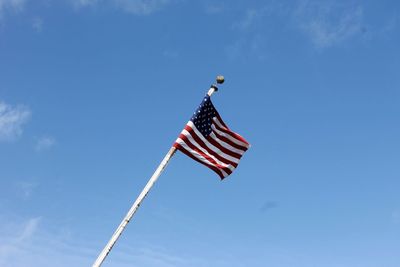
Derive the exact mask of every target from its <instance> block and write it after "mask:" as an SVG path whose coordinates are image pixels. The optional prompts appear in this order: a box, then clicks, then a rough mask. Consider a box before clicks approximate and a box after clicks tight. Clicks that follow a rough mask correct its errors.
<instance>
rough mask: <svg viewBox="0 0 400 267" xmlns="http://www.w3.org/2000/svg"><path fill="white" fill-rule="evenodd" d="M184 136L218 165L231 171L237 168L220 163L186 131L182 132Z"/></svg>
mask: <svg viewBox="0 0 400 267" xmlns="http://www.w3.org/2000/svg"><path fill="white" fill-rule="evenodd" d="M181 134H183V135H184V136H186V137H187V139H188V140H189V142H190V143H192V145H194V146H195V147H196V148H197V149H199V150H201V152H203V153H204V154H206V155H207V156H209V157H210V158H212V159H213V160H215V162H217V164H219V165H221V166H223V167H225V168H228V169H230V170H231V171H233V170H234V169H235V167H233V166H232V165H230V164H226V163H224V162H222V161H219V160H218V159H217V158H216V157H215V156H213V155H211V154H210V153H208V151H207V150H205V149H204V148H203V147H202V146H200V145H199V144H198V143H197V142H196V140H194V139H193V137H192V135H191V134H190V133H189V132H188V131H187V130H185V129H183V130H182V133H181Z"/></svg>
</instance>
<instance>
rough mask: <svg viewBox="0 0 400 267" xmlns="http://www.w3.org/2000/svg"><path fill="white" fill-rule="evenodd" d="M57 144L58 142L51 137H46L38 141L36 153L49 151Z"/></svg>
mask: <svg viewBox="0 0 400 267" xmlns="http://www.w3.org/2000/svg"><path fill="white" fill-rule="evenodd" d="M55 144H56V140H55V139H54V138H53V137H51V136H44V137H41V138H39V140H37V142H36V145H35V150H36V151H43V150H48V149H50V148H51V147H52V146H54V145H55Z"/></svg>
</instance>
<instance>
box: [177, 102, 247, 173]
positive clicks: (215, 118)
mask: <svg viewBox="0 0 400 267" xmlns="http://www.w3.org/2000/svg"><path fill="white" fill-rule="evenodd" d="M173 146H174V147H175V148H177V149H178V150H180V151H182V152H183V153H184V154H186V155H188V156H189V157H191V158H192V159H194V160H196V161H198V162H200V163H201V164H204V165H205V166H207V167H208V168H210V169H212V170H213V171H215V172H216V173H217V174H218V175H219V176H220V178H221V179H224V178H225V177H227V176H228V175H230V174H231V173H232V172H233V171H234V170H235V168H236V167H237V166H238V164H239V160H240V158H241V157H242V156H243V154H244V152H246V150H247V149H248V148H249V147H250V145H249V143H248V142H247V141H246V140H245V139H244V138H243V137H242V136H240V135H239V134H237V133H235V132H232V131H231V130H230V129H229V128H228V126H226V124H225V123H224V122H223V120H222V118H221V116H220V115H219V114H218V112H217V110H216V109H215V107H214V105H213V103H212V102H211V98H210V96H209V95H206V96H205V97H204V99H203V102H201V104H200V106H199V107H198V108H197V110H196V111H195V112H194V113H193V116H192V118H191V119H190V120H189V122H188V123H187V124H186V126H185V128H184V129H183V130H182V132H181V134H180V135H179V137H178V138H177V139H176V141H175V143H174V145H173Z"/></svg>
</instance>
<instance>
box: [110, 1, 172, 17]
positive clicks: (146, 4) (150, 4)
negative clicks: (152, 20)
mask: <svg viewBox="0 0 400 267" xmlns="http://www.w3.org/2000/svg"><path fill="white" fill-rule="evenodd" d="M113 1H114V3H115V4H116V6H117V7H119V8H121V9H122V10H124V11H126V12H128V13H132V14H135V15H148V14H151V13H153V12H155V11H158V10H160V9H161V8H163V7H165V6H166V5H167V4H169V3H170V0H113Z"/></svg>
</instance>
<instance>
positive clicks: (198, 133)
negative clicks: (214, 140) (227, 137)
mask: <svg viewBox="0 0 400 267" xmlns="http://www.w3.org/2000/svg"><path fill="white" fill-rule="evenodd" d="M187 125H188V126H189V127H190V128H192V129H193V131H194V132H195V133H196V135H197V136H198V137H199V138H200V140H201V141H203V143H204V144H205V145H206V146H207V147H208V148H209V149H211V150H212V151H214V152H215V153H217V154H218V155H220V156H221V157H223V158H226V159H227V160H229V161H232V162H234V163H239V159H237V158H235V157H232V156H230V155H228V154H225V153H224V152H222V151H221V150H220V149H219V148H218V147H215V146H214V145H213V144H211V143H210V142H209V141H208V140H206V139H205V138H204V136H203V135H202V134H201V133H200V132H199V131H198V130H197V128H196V126H195V125H194V124H193V122H192V121H189V122H188V123H187Z"/></svg>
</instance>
